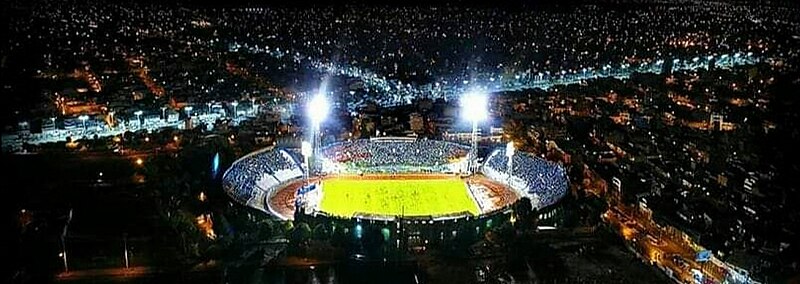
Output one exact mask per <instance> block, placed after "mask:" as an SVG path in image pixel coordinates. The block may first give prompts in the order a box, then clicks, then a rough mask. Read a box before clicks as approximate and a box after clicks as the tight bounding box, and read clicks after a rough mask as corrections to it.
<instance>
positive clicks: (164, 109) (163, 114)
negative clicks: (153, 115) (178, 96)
mask: <svg viewBox="0 0 800 284" xmlns="http://www.w3.org/2000/svg"><path fill="white" fill-rule="evenodd" d="M161 119H163V120H167V107H165V106H162V107H161Z"/></svg>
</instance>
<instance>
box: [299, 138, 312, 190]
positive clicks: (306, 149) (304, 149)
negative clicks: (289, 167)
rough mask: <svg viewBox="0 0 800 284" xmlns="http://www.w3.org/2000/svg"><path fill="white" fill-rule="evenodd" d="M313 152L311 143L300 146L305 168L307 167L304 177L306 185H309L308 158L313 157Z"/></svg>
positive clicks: (304, 142) (306, 142) (305, 142)
mask: <svg viewBox="0 0 800 284" xmlns="http://www.w3.org/2000/svg"><path fill="white" fill-rule="evenodd" d="M311 151H313V150H312V148H311V142H308V141H303V142H302V143H301V144H300V153H301V154H303V159H304V162H305V166H306V171H305V173H304V175H303V183H304V184H306V185H308V170H309V167H308V157H311V154H312V152H311Z"/></svg>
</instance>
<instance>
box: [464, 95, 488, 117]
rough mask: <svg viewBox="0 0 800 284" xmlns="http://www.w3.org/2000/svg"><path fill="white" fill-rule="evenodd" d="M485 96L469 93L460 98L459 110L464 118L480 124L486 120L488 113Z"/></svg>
mask: <svg viewBox="0 0 800 284" xmlns="http://www.w3.org/2000/svg"><path fill="white" fill-rule="evenodd" d="M487 105H488V99H487V95H486V94H484V93H479V92H470V93H467V94H466V95H464V96H463V97H462V98H461V109H462V111H463V113H462V114H463V115H464V117H465V118H467V119H468V120H470V121H472V122H480V121H483V120H484V119H486V117H487V116H488V111H487V110H486V106H487Z"/></svg>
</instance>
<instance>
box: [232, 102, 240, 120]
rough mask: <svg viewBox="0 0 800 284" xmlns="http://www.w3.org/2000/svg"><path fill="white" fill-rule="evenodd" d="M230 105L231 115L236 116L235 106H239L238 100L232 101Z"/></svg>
mask: <svg viewBox="0 0 800 284" xmlns="http://www.w3.org/2000/svg"><path fill="white" fill-rule="evenodd" d="M231 105H232V106H233V117H236V107H237V106H239V102H236V101H234V102H232V103H231Z"/></svg>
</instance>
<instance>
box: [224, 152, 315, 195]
mask: <svg viewBox="0 0 800 284" xmlns="http://www.w3.org/2000/svg"><path fill="white" fill-rule="evenodd" d="M298 161H299V159H297V157H296V156H293V155H292V154H291V152H289V151H286V150H284V149H270V150H266V151H261V152H256V153H253V154H251V155H249V156H245V158H243V159H240V160H239V161H238V162H236V163H234V164H233V165H231V167H230V169H228V171H227V172H225V175H224V176H223V178H222V185H223V188H224V189H225V190H226V191H227V192H228V195H230V196H231V197H232V198H233V199H235V200H236V201H238V202H240V203H244V204H248V205H250V204H254V203H256V204H258V203H260V202H263V197H265V196H267V195H268V193H269V192H270V191H272V190H273V189H274V188H275V187H276V186H278V185H279V184H282V183H285V182H287V181H290V180H292V179H296V178H299V177H302V176H303V169H302V168H301V166H300V163H299V162H298Z"/></svg>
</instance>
